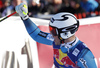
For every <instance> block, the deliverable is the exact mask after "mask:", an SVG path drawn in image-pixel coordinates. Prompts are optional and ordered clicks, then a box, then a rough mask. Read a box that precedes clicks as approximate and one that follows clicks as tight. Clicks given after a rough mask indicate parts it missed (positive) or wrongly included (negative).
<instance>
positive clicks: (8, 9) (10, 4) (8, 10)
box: [2, 0, 21, 17]
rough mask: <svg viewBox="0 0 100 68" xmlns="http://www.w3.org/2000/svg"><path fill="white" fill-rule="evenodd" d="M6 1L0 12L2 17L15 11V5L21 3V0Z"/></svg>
mask: <svg viewBox="0 0 100 68" xmlns="http://www.w3.org/2000/svg"><path fill="white" fill-rule="evenodd" d="M9 1H10V2H9ZM6 2H7V5H6V7H5V8H4V10H3V12H2V17H3V16H6V15H9V14H11V13H13V12H15V6H16V5H19V4H20V3H21V0H6ZM16 15H17V14H16Z"/></svg>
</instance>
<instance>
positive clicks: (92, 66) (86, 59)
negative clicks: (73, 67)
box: [77, 49, 97, 68]
mask: <svg viewBox="0 0 100 68" xmlns="http://www.w3.org/2000/svg"><path fill="white" fill-rule="evenodd" d="M85 53H86V54H83V57H81V58H79V60H78V63H77V65H78V66H79V67H80V68H97V65H96V62H95V58H94V55H93V54H92V52H91V51H90V50H89V49H86V52H85Z"/></svg>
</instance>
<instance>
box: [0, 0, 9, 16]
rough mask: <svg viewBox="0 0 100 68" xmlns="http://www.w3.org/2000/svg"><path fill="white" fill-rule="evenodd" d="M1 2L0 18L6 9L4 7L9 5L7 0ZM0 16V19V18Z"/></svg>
mask: <svg viewBox="0 0 100 68" xmlns="http://www.w3.org/2000/svg"><path fill="white" fill-rule="evenodd" d="M1 2H2V7H1V8H0V12H1V16H2V12H3V11H4V9H6V7H7V6H8V5H9V1H8V0H1ZM1 16H0V17H1Z"/></svg>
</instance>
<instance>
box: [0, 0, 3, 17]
mask: <svg viewBox="0 0 100 68" xmlns="http://www.w3.org/2000/svg"><path fill="white" fill-rule="evenodd" d="M2 7H3V4H2V1H1V0H0V17H1V12H2Z"/></svg>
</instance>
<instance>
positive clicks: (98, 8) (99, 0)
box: [95, 0, 100, 11]
mask: <svg viewBox="0 0 100 68" xmlns="http://www.w3.org/2000/svg"><path fill="white" fill-rule="evenodd" d="M98 4H99V6H98V7H97V8H96V10H95V11H100V0H98Z"/></svg>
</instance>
